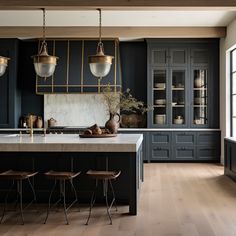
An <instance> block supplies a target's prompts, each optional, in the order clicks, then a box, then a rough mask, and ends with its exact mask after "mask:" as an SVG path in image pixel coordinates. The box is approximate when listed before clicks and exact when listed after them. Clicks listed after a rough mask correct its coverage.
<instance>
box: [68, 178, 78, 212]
mask: <svg viewBox="0 0 236 236" xmlns="http://www.w3.org/2000/svg"><path fill="white" fill-rule="evenodd" d="M70 184H71V188H72V190H73V192H74V195H75V200H74V201H73V202H72V203H71V204H70V206H69V207H68V209H69V208H70V207H71V206H72V205H73V204H74V203H76V202H77V201H78V196H77V193H76V190H75V186H74V184H73V180H72V179H70ZM79 211H80V209H79Z"/></svg>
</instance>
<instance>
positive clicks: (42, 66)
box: [33, 42, 58, 78]
mask: <svg viewBox="0 0 236 236" xmlns="http://www.w3.org/2000/svg"><path fill="white" fill-rule="evenodd" d="M33 59H34V69H35V72H36V74H37V75H38V76H39V77H43V78H47V77H50V76H52V75H53V73H54V71H55V68H56V65H57V59H58V57H55V56H50V55H48V53H47V45H46V43H45V42H43V45H42V50H41V52H40V54H39V55H36V56H33Z"/></svg>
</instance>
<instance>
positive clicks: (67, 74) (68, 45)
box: [66, 40, 70, 93]
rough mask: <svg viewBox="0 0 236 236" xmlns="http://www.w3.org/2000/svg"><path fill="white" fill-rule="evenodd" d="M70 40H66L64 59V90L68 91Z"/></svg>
mask: <svg viewBox="0 0 236 236" xmlns="http://www.w3.org/2000/svg"><path fill="white" fill-rule="evenodd" d="M69 62H70V41H69V40H68V41H67V60H66V85H67V87H66V92H67V93H68V91H69V90H68V84H69V67H70V63H69Z"/></svg>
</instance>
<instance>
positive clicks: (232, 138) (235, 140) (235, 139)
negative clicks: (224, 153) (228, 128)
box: [224, 137, 236, 143]
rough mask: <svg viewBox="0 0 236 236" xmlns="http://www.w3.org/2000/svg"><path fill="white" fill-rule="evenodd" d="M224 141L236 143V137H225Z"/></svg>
mask: <svg viewBox="0 0 236 236" xmlns="http://www.w3.org/2000/svg"><path fill="white" fill-rule="evenodd" d="M224 139H225V140H228V141H231V142H234V143H236V137H225V138H224Z"/></svg>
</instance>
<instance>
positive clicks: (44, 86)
mask: <svg viewBox="0 0 236 236" xmlns="http://www.w3.org/2000/svg"><path fill="white" fill-rule="evenodd" d="M40 40H41V39H39V44H38V50H39V49H40V42H41V41H40ZM65 40H68V43H70V41H76V40H78V39H75V38H73V39H47V42H52V43H53V55H55V48H56V42H57V41H65ZM79 40H82V46H81V53H82V58H81V73H80V76H81V78H80V80H79V79H78V81H80V83H81V84H78V85H76V84H69V80H70V76H69V63H70V62H69V58H70V53H71V52H70V51H71V50H68V46H67V50H68V51H67V64H68V67H67V70H66V84H65V85H58V84H55V75H54V74H53V75H52V83H51V84H39V83H40V82H41V80H40V79H39V78H38V76H37V75H36V94H38V95H43V94H66V93H74V94H81V93H86V94H93V93H94V92H84V89H86V88H97V89H98V90H100V89H101V88H98V84H96V85H85V84H84V56H85V55H84V54H85V53H84V49H85V42H84V40H89V41H93V40H94V41H95V40H97V39H91V38H90V39H89V38H87V39H79ZM110 40H114V42H115V54H116V55H115V57H114V59H115V62H114V63H115V66H114V85H110V86H111V87H114V90H115V91H119V90H121V85H117V76H116V72H117V64H116V63H117V59H119V45H118V43H119V40H118V39H117V38H111V39H104V41H110ZM119 70H120V74H119V76H120V78H121V68H120V67H119ZM99 86H100V87H106V86H107V85H101V84H100V85H99ZM40 88H41V89H42V88H51V89H50V91H51V92H49V91H47V92H40V91H39V89H40ZM55 88H65V89H66V91H64V92H55ZM69 88H81V90H80V91H78V92H70V91H69ZM41 89H40V90H41Z"/></svg>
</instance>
